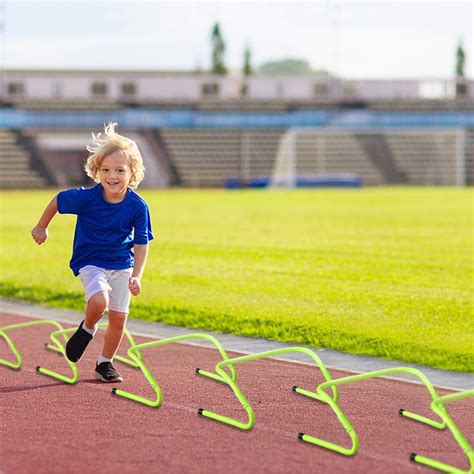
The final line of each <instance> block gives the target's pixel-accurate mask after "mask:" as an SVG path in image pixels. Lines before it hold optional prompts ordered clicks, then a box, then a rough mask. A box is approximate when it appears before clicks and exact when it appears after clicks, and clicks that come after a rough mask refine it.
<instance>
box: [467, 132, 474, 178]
mask: <svg viewBox="0 0 474 474" xmlns="http://www.w3.org/2000/svg"><path fill="white" fill-rule="evenodd" d="M465 153H466V184H468V185H471V186H472V185H473V184H474V129H472V128H468V129H467V130H466V142H465Z"/></svg>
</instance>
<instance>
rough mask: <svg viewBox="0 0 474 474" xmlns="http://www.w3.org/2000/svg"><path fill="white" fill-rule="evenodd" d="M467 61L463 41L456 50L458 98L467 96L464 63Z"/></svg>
mask: <svg viewBox="0 0 474 474" xmlns="http://www.w3.org/2000/svg"><path fill="white" fill-rule="evenodd" d="M465 61H466V54H465V53H464V48H463V45H462V41H459V43H458V47H457V48H456V97H463V96H466V95H467V83H466V80H465V78H464V63H465Z"/></svg>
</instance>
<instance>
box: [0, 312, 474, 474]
mask: <svg viewBox="0 0 474 474" xmlns="http://www.w3.org/2000/svg"><path fill="white" fill-rule="evenodd" d="M27 320H28V318H24V317H19V316H15V315H13V314H5V313H3V314H0V326H5V325H8V324H14V323H18V322H23V321H27ZM10 336H11V337H12V339H13V340H14V342H15V344H16V345H17V347H18V349H19V350H20V353H21V354H22V356H23V368H22V369H21V370H18V371H15V370H11V369H8V368H6V367H5V366H0V410H1V412H0V415H1V418H0V420H1V438H0V474H19V473H21V474H27V473H34V474H41V473H48V474H49V473H61V474H64V473H117V472H120V473H136V472H140V473H158V472H163V473H199V472H205V473H209V472H211V473H214V472H215V473H221V472H225V473H226V474H230V473H237V472H239V473H242V472H258V473H265V472H271V473H290V472H291V473H292V474H296V473H308V472H317V473H351V474H352V473H367V472H370V473H378V472H380V473H397V474H398V473H400V474H402V473H415V472H426V473H430V472H433V471H432V470H431V469H429V468H427V467H422V466H419V465H417V464H414V463H413V462H411V461H410V460H409V455H410V453H411V452H417V453H420V454H425V455H427V456H431V457H435V458H437V459H439V460H441V461H444V462H447V463H450V464H454V465H456V466H458V467H459V468H461V469H467V468H468V467H469V466H468V462H467V459H466V458H465V456H464V455H463V453H462V452H461V451H460V449H459V448H458V446H457V444H456V443H455V441H454V440H453V438H452V436H451V433H450V432H449V431H448V430H445V431H438V430H436V429H433V428H430V427H428V426H425V425H422V424H419V423H416V422H414V421H411V420H408V419H405V418H402V417H400V415H398V410H399V408H405V409H407V410H410V411H414V412H416V413H420V414H424V415H426V416H433V415H432V413H431V412H430V410H429V403H430V396H429V394H428V392H427V391H426V389H425V388H424V386H420V385H417V384H412V383H407V382H402V381H395V380H389V379H380V378H379V379H372V380H367V381H363V382H359V383H354V384H350V385H346V386H342V387H341V389H340V405H341V407H342V409H343V410H344V411H345V413H346V414H347V416H348V417H349V419H350V420H351V423H352V424H353V425H354V427H355V429H356V431H357V433H358V435H359V440H360V449H359V453H358V454H357V455H356V456H354V457H346V456H342V455H339V454H336V453H333V452H330V451H327V450H325V449H323V448H320V447H317V446H314V445H310V444H307V443H305V442H302V441H300V440H298V439H297V433H298V432H305V433H308V434H312V435H314V436H317V437H322V438H324V439H327V440H330V441H334V442H341V443H344V444H345V445H346V446H349V439H348V437H347V435H346V433H345V432H344V430H343V428H342V427H341V426H340V424H339V422H338V421H337V419H336V418H335V415H334V414H333V413H332V411H331V409H330V408H329V407H327V406H325V405H323V404H321V403H319V402H317V401H312V400H310V399H308V398H306V397H303V396H300V395H297V394H294V393H292V391H291V387H292V386H293V385H298V386H301V387H304V388H308V389H314V387H315V386H317V385H318V384H319V383H321V382H322V381H323V378H322V376H321V373H320V372H319V370H318V369H316V368H315V367H314V366H310V365H303V364H295V363H290V362H283V361H277V360H268V359H263V360H258V361H253V362H249V363H245V364H241V365H238V366H236V369H237V372H238V377H239V385H240V387H241V388H242V390H243V391H244V393H245V394H246V396H247V398H248V399H249V401H250V403H251V404H252V406H253V408H254V410H255V417H256V423H255V427H254V428H253V429H252V430H250V431H241V430H238V429H236V428H233V427H230V426H227V425H224V424H221V423H218V422H215V421H213V420H209V419H206V418H203V417H200V416H198V415H197V413H196V411H197V409H198V408H200V407H203V408H206V409H209V410H213V411H216V412H218V413H222V414H228V415H230V416H235V417H240V418H239V419H241V420H245V413H244V412H243V410H242V408H241V406H240V403H239V402H238V401H237V400H236V399H235V397H234V395H233V394H232V392H231V390H230V389H229V388H228V387H227V386H225V385H223V384H220V383H218V382H215V381H212V380H209V379H207V378H205V377H202V376H198V375H196V374H195V371H194V370H195V368H196V367H200V368H203V369H207V370H213V368H214V366H215V364H216V363H217V362H218V361H219V354H218V353H217V351H216V350H212V349H207V348H202V347H196V346H191V345H186V344H171V345H168V346H163V347H155V348H151V349H148V350H147V351H146V352H145V351H144V358H145V360H146V363H147V365H148V367H149V368H150V369H151V370H152V372H153V374H154V375H155V377H156V379H157V380H158V383H159V384H160V387H161V388H162V390H163V395H164V400H163V404H162V405H161V406H160V407H159V408H150V407H146V406H144V405H141V404H138V403H136V402H133V401H131V400H126V399H123V398H120V397H117V396H114V395H112V393H111V389H112V386H115V385H113V384H104V383H102V382H99V381H96V380H95V378H94V375H93V372H94V366H95V359H96V357H97V354H98V353H99V351H100V348H101V343H102V337H103V336H102V334H101V332H99V333H98V336H97V337H96V338H94V340H93V342H92V343H91V346H90V347H89V348H88V349H87V352H86V354H85V356H84V358H83V359H82V360H81V362H80V363H79V365H78V368H79V371H80V381H79V382H78V383H77V384H76V385H67V384H64V383H62V382H60V381H58V380H55V379H52V378H49V377H46V376H44V375H41V374H38V373H37V372H36V371H35V367H36V366H37V365H40V366H43V367H47V368H50V369H52V370H56V371H62V373H68V372H67V371H68V370H69V368H68V367H67V365H66V364H65V363H64V360H63V359H62V358H61V357H60V356H59V355H58V354H55V353H53V352H51V351H47V350H45V349H44V344H45V342H47V341H48V337H49V328H48V327H47V326H37V327H32V328H28V329H22V330H17V331H15V333H14V331H11V333H10ZM136 339H137V342H144V341H146V339H144V338H136ZM124 346H125V343H124V344H123V345H122V348H121V353H122V354H124V353H125V350H126V347H124ZM7 349H8V348H7V345H6V343H5V342H4V341H0V357H1V358H8V359H9V360H13V357H12V354H9V352H8V350H7ZM124 355H125V354H124ZM229 355H230V356H231V357H232V356H237V355H239V354H236V353H229ZM323 362H324V361H323ZM117 365H120V371H121V372H122V374H123V375H124V378H125V381H124V382H123V383H122V384H119V385H120V388H122V389H124V390H130V391H133V392H139V393H141V394H143V395H145V396H147V395H148V396H150V397H152V396H153V395H154V392H152V390H151V388H150V387H149V386H148V385H147V382H146V380H145V379H144V377H143V375H142V374H141V372H140V371H139V370H138V369H133V368H131V367H128V366H125V365H122V364H119V363H117ZM331 374H332V376H333V377H334V378H338V377H342V376H346V375H349V373H348V372H343V371H340V370H331ZM440 393H447V392H446V390H440ZM448 409H449V412H450V414H451V416H452V417H453V419H454V420H455V421H456V422H457V424H458V426H459V428H460V429H461V430H462V431H463V433H464V434H465V435H467V436H468V437H470V440H471V441H472V435H473V433H474V418H473V417H472V416H468V415H469V413H470V414H471V415H472V413H473V412H474V400H472V399H466V400H460V401H458V402H454V403H452V404H450V405H449V406H448Z"/></svg>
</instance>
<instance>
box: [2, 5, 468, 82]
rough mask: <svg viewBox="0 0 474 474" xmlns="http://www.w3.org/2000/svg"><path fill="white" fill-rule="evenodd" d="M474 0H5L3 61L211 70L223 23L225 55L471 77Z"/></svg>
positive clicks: (389, 75) (399, 74) (340, 69)
mask: <svg viewBox="0 0 474 474" xmlns="http://www.w3.org/2000/svg"><path fill="white" fill-rule="evenodd" d="M473 4H474V2H472V1H438V2H434V1H417V2H411V1H397V2H393V1H377V2H356V1H334V0H332V1H331V0H326V1H323V0H321V1H316V0H314V1H305V2H301V1H297V0H295V1H286V2H281V1H280V2H276V1H264V0H259V1H255V0H254V1H240V2H235V1H233V2H231V1H224V0H221V1H220V2H204V1H196V0H195V1H174V2H167V1H158V0H157V1H130V0H128V1H120V2H117V1H112V0H110V1H109V0H101V1H92V2H91V1H82V0H74V1H73V0H61V1H39V0H38V1H32V0H30V1H23V0H0V17H1V24H2V29H1V33H0V34H1V45H0V56H1V57H0V59H1V61H0V66H1V67H2V68H11V69H12V68H34V69H131V70H137V69H138V70H142V69H146V70H195V69H198V68H199V69H208V68H209V66H210V62H211V61H210V58H211V41H210V34H211V30H212V26H213V24H214V23H215V22H219V24H220V27H221V31H222V34H223V37H224V40H225V43H226V52H225V57H224V59H225V63H226V64H227V66H228V67H229V68H230V69H231V70H234V71H238V70H241V68H242V64H243V53H244V50H245V48H246V47H247V46H248V47H249V48H250V51H251V58H252V60H251V61H252V64H253V66H254V67H255V66H258V65H261V64H262V63H264V62H268V61H274V60H279V59H286V58H295V59H304V60H307V61H308V62H309V63H310V66H311V67H312V68H313V69H315V70H319V69H323V70H327V71H329V72H331V73H333V74H336V75H338V76H341V77H344V78H346V79H375V78H380V79H403V78H406V79H451V78H452V77H453V76H454V70H455V51H456V46H457V44H458V42H459V41H460V40H462V42H463V45H464V49H465V52H466V65H465V73H466V75H467V76H468V77H471V78H472V77H473V76H474V74H473V71H474V69H473V63H474V61H473V57H472V55H473V20H474V18H473V14H474V7H473Z"/></svg>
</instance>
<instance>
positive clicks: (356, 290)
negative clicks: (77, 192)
mask: <svg viewBox="0 0 474 474" xmlns="http://www.w3.org/2000/svg"><path fill="white" fill-rule="evenodd" d="M54 192H55V191H52V190H50V191H35V192H33V191H21V192H20V191H18V192H3V193H2V194H0V197H1V238H2V241H1V246H2V252H1V287H0V290H1V295H3V296H4V297H7V298H11V299H21V300H26V301H31V302H34V303H39V304H43V305H48V306H55V307H59V308H71V309H78V310H80V309H83V307H84V302H83V292H82V286H81V283H80V281H79V279H78V278H74V276H73V275H72V272H71V271H70V270H69V267H68V263H69V258H70V254H71V244H72V239H73V230H74V222H75V218H74V216H64V215H58V216H56V218H55V219H54V221H53V222H52V224H51V226H50V229H49V239H48V241H47V242H46V243H45V244H44V245H42V246H40V247H38V246H37V245H36V244H35V243H34V242H33V240H32V238H31V237H30V230H31V228H32V227H33V225H34V224H35V223H36V221H37V219H38V218H39V215H40V214H41V212H42V210H43V208H44V206H45V205H46V204H47V203H48V202H49V200H50V199H51V197H52V196H53V194H54ZM141 195H142V196H143V197H144V198H145V199H146V200H147V201H148V203H149V205H150V208H151V212H152V219H153V227H154V233H155V241H154V242H153V243H152V244H151V252H150V258H149V261H148V265H147V269H146V272H145V277H144V280H143V291H142V294H141V295H140V296H138V297H137V298H135V299H134V300H133V302H132V307H131V317H133V318H139V319H145V320H149V321H160V322H164V323H169V324H176V325H182V326H187V327H193V328H201V329H210V330H215V331H220V332H230V333H235V334H243V335H247V336H258V337H264V338H267V339H276V340H280V341H291V342H294V343H297V344H309V345H312V346H321V347H328V348H332V349H338V350H341V351H345V352H351V353H355V354H369V355H375V356H381V357H385V358H389V359H399V360H403V361H407V362H414V363H420V364H425V365H428V366H432V367H438V368H443V369H449V370H462V371H468V372H474V343H473V341H474V330H473V328H474V319H473V306H474V304H473V192H472V189H454V188H372V189H370V188H369V189H362V190H305V191H303V190H301V191H222V190H170V191H152V192H151V191H143V192H141Z"/></svg>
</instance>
